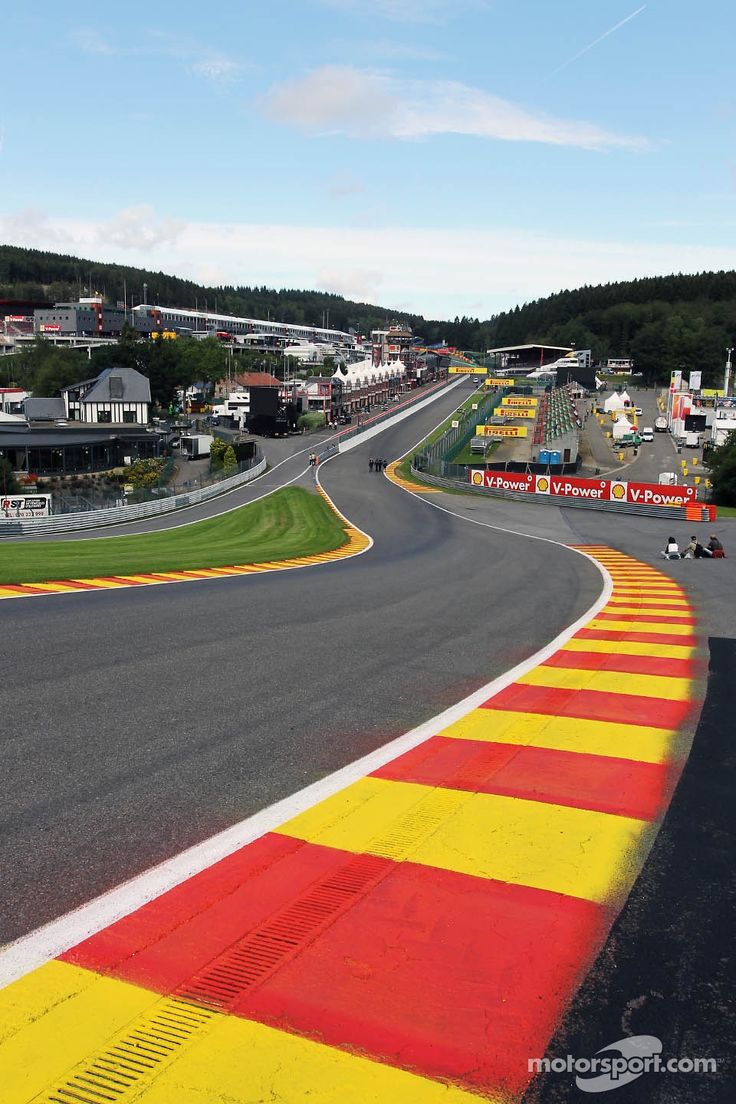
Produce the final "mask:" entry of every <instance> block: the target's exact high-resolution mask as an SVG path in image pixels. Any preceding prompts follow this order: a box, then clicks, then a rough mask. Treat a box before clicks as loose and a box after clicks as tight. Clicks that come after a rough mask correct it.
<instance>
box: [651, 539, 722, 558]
mask: <svg viewBox="0 0 736 1104" xmlns="http://www.w3.org/2000/svg"><path fill="white" fill-rule="evenodd" d="M725 555H726V552H725V549H724V547H723V545H722V544H721V542H720V541H719V539H718V537H717V536H716V535H715V533H711V535H710V540H709V541H708V543H707V544H701V543H700V541H699V540H698V538H697V537H696V536H695V534H693V535H692V536H691V537H690V543H689V544H688V545H687V546H686V547H685V548H684V549H683V550H682V552H681V551H680V546H679V544H678V543H677V541H676V540H675V538H674V537H668V538H667V543H666V544H665V546H664V548H663V549H662V557H663V558H664V559H665V560H709V559H716V560H722V559H724V558H725Z"/></svg>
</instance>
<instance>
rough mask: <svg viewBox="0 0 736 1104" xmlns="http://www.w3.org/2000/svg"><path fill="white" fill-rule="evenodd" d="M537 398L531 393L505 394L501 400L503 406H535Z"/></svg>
mask: <svg viewBox="0 0 736 1104" xmlns="http://www.w3.org/2000/svg"><path fill="white" fill-rule="evenodd" d="M538 402H539V399H536V398H534V396H533V395H507V396H506V398H505V399H504V400H503V405H504V406H536V405H537V403H538Z"/></svg>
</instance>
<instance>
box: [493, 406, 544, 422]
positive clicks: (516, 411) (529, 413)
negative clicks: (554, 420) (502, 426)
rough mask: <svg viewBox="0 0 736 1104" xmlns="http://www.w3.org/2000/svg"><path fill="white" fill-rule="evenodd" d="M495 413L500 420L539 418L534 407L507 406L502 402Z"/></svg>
mask: <svg viewBox="0 0 736 1104" xmlns="http://www.w3.org/2000/svg"><path fill="white" fill-rule="evenodd" d="M493 413H494V414H497V415H498V416H499V417H500V418H536V416H537V411H536V410H535V408H534V407H533V406H532V407H529V406H507V405H506V403H505V402H502V403H501V405H500V406H499V407H497V409H496V410H494V412H493Z"/></svg>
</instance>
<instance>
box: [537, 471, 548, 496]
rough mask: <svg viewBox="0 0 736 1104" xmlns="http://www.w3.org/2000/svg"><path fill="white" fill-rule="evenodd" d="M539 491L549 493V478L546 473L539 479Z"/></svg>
mask: <svg viewBox="0 0 736 1104" xmlns="http://www.w3.org/2000/svg"><path fill="white" fill-rule="evenodd" d="M537 491H538V493H539V494H547V492H548V491H549V479H547V476H546V475H541V476H540V477H539V479H538V480H537Z"/></svg>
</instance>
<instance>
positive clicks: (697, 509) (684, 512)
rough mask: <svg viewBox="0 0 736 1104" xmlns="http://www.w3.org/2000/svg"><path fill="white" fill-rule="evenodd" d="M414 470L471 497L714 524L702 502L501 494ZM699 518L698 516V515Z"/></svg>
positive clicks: (712, 509) (711, 509)
mask: <svg viewBox="0 0 736 1104" xmlns="http://www.w3.org/2000/svg"><path fill="white" fill-rule="evenodd" d="M412 471H413V472H414V474H415V475H416V476H417V477H418V478H419V479H420V480H421V481H422V482H423V483H431V484H432V485H433V486H434V487H446V488H447V489H448V490H453V491H457V490H463V491H470V492H471V493H472V494H479V495H485V496H486V497H490V498H508V499H511V500H512V501H514V502H528V503H534V504H537V505H544V506H549V505H550V504H551V503H552V504H554V505H555V506H565V507H567V506H571V507H573V508H576V509H578V508H579V509H583V510H605V511H606V512H607V513H609V514H638V515H639V516H642V515H644V516H647V517H658V518H673V519H674V520H677V519H680V520H683V519H684V520H686V521H714V520H715V516H714V514H715V507H713V506H707V505H704V504H703V503H698V504H697V505H692V504H691V505H689V506H638V505H634V504H633V503H626V502H604V501H602V500H600V499H598V500H595V501H591V500H590V499H584V498H548V497H547V496H546V495H536V494H529V493H528V492H526V491H501V490H498V489H497V488H495V487H477V486H475V485H474V484H473V483H467V482H461V481H460V480H458V479H445V478H444V477H443V476H441V475H428V474H427V473H426V472H424V471H422V470H421V469H420V468H417V467H416V466H415V465H414V464H413V463H412ZM696 514H697V515H698V516H697V517H696V516H695V515H696Z"/></svg>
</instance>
